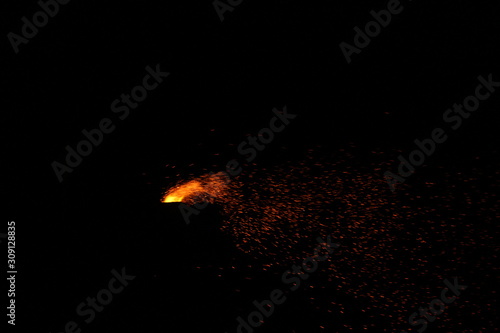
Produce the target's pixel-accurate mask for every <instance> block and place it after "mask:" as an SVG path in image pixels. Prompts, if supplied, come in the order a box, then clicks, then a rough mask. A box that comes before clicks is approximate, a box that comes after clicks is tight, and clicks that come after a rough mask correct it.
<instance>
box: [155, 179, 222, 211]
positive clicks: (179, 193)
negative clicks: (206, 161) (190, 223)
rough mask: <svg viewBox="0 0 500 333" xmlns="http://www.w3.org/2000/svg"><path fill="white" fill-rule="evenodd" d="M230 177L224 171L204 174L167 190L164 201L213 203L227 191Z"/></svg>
mask: <svg viewBox="0 0 500 333" xmlns="http://www.w3.org/2000/svg"><path fill="white" fill-rule="evenodd" d="M228 183H229V179H228V178H225V177H224V173H222V172H219V173H216V174H212V175H210V174H208V175H203V176H201V177H199V178H197V179H193V180H190V181H187V182H181V183H179V184H178V185H176V186H174V187H172V188H171V189H169V190H168V191H167V193H166V194H165V196H164V197H163V199H162V202H165V203H166V202H184V203H187V204H190V205H191V204H194V203H196V202H210V203H213V202H215V200H217V199H218V198H221V197H223V196H224V195H225V194H226V193H227V188H228Z"/></svg>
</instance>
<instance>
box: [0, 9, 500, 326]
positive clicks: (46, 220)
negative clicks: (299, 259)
mask: <svg viewBox="0 0 500 333" xmlns="http://www.w3.org/2000/svg"><path fill="white" fill-rule="evenodd" d="M402 4H403V6H404V10H403V12H402V13H401V14H399V15H396V16H394V17H393V19H392V21H391V23H390V24H389V26H388V27H386V28H383V29H382V32H381V33H380V34H379V36H377V37H375V38H373V39H372V41H371V43H370V45H369V46H368V47H366V48H365V49H363V50H362V51H361V53H360V54H358V55H356V54H354V55H353V56H352V62H351V63H350V64H347V63H346V61H345V58H344V56H343V55H342V52H341V50H340V48H339V43H341V42H342V41H345V42H347V43H349V44H352V43H353V37H354V31H353V28H354V27H355V26H359V27H363V26H364V24H365V23H366V22H368V21H369V20H371V16H370V11H371V10H377V11H378V10H380V9H383V8H385V7H386V2H385V1H370V2H368V1H350V2H346V1H343V2H334V3H332V2H328V4H327V3H326V2H323V3H316V2H315V3H307V2H303V1H301V2H298V1H297V2H291V1H266V2H255V1H248V0H247V1H243V3H242V4H241V5H239V6H237V7H236V8H235V9H234V11H233V12H226V13H225V14H224V16H225V20H224V21H223V22H221V21H220V20H219V18H218V15H217V13H216V11H215V10H214V8H213V5H212V3H211V2H210V1H189V2H188V1H169V2H160V1H158V2H152V1H149V2H140V1H120V2H105V3H103V2H101V1H77V0H72V1H71V2H70V3H69V4H67V5H62V6H61V8H60V12H59V13H58V14H57V15H56V16H55V17H54V18H51V19H50V20H49V23H48V24H47V26H45V27H43V28H40V31H39V33H38V34H37V35H36V36H35V37H34V38H33V39H32V40H30V41H29V43H28V44H26V45H21V46H20V51H19V53H18V54H15V53H14V51H13V49H12V47H11V46H10V43H9V41H8V39H7V37H5V38H3V39H2V42H1V43H2V59H3V61H2V68H3V70H2V80H3V82H4V84H3V93H4V98H3V99H2V102H3V103H2V105H3V108H2V109H3V112H2V118H3V120H2V124H3V128H2V134H3V136H4V140H3V142H4V143H3V147H4V148H3V152H4V158H3V163H2V164H3V170H4V171H3V176H4V177H3V178H4V182H5V183H4V184H5V185H4V186H2V188H3V189H4V190H5V192H4V202H5V205H6V206H5V208H6V209H4V221H5V223H6V221H7V220H14V221H16V224H17V243H16V245H17V247H18V254H17V262H18V271H19V274H18V285H17V286H18V288H19V291H18V296H17V300H18V309H17V311H18V314H17V323H18V325H16V329H17V331H19V332H22V331H27V329H28V328H36V329H37V330H38V331H41V332H60V331H63V327H64V324H65V323H66V322H67V321H70V320H75V321H79V322H80V321H81V320H80V318H78V317H77V316H76V314H75V308H76V306H77V305H78V304H79V303H80V302H82V301H84V299H85V298H86V297H87V296H91V295H93V296H95V294H96V293H97V291H99V290H100V289H102V288H104V287H105V286H106V285H107V282H108V281H109V279H110V278H111V274H110V270H111V269H113V268H114V269H117V270H119V269H121V267H127V272H130V274H132V275H135V276H137V278H136V280H135V281H133V282H132V283H131V286H130V287H127V288H126V290H125V291H124V292H123V293H122V294H120V295H118V296H116V300H114V301H113V303H111V305H110V306H109V307H108V308H107V309H106V310H105V311H104V312H103V313H101V314H99V315H98V317H97V319H96V320H95V321H94V322H92V323H91V324H89V325H82V327H81V328H82V332H101V331H102V332H105V331H112V332H118V331H124V332H162V331H172V332H190V331H195V330H198V331H199V330H204V331H209V332H225V331H226V330H227V331H235V323H236V322H235V320H234V318H235V316H234V315H233V314H232V313H231V307H232V306H233V305H232V295H231V293H230V292H229V290H230V287H228V286H226V285H225V284H217V283H216V282H213V283H212V282H210V281H206V280H203V276H202V275H201V276H200V275H198V276H195V277H193V274H191V273H188V271H189V270H188V269H186V268H185V267H188V266H189V262H190V260H191V256H195V255H196V254H197V253H202V252H204V251H208V252H210V250H209V249H210V247H211V246H213V247H214V248H215V245H214V243H215V240H214V241H210V240H208V239H207V237H204V235H203V234H200V235H196V234H193V232H195V231H193V230H195V228H196V226H194V227H193V230H191V229H189V230H188V229H187V228H186V227H185V226H184V225H183V224H182V222H181V221H180V217H179V216H178V212H177V210H176V209H175V208H172V207H171V206H168V207H165V205H161V204H160V203H159V201H160V198H161V195H162V193H163V192H162V191H163V190H164V189H165V188H166V187H168V185H169V184H170V185H171V183H170V180H171V179H173V180H177V179H178V178H176V175H177V172H178V170H179V169H181V171H180V172H181V175H182V174H187V173H190V172H194V173H196V172H199V171H200V170H202V169H207V170H212V171H218V170H220V169H222V168H223V166H224V165H225V162H226V161H228V160H229V159H230V158H232V157H234V156H235V155H236V154H237V153H236V148H235V145H237V144H238V143H239V142H241V141H242V140H244V139H245V138H246V136H247V135H248V134H255V133H256V132H257V131H258V130H259V129H261V128H262V127H265V126H267V125H268V122H269V120H270V118H271V117H272V111H271V110H272V109H273V108H278V109H282V107H283V106H285V105H286V106H287V109H288V111H289V112H290V113H293V114H297V115H298V117H297V118H296V120H294V121H293V123H292V124H291V125H290V126H289V127H287V129H286V130H285V131H283V132H282V133H280V134H279V135H278V136H277V137H276V139H275V140H274V141H273V143H272V144H271V145H270V147H269V148H266V151H265V152H264V153H263V154H262V155H260V156H259V157H258V162H259V163H262V164H273V163H275V159H276V156H275V155H276V152H277V151H279V148H280V147H284V146H286V147H288V149H289V150H295V151H297V152H298V153H297V154H298V155H300V152H302V151H305V150H307V148H308V147H311V146H315V145H322V146H323V147H327V149H329V150H330V151H332V152H334V151H336V150H338V149H341V148H343V147H345V146H346V145H348V144H349V143H351V142H354V143H355V144H356V145H357V146H358V147H361V148H362V149H365V150H368V151H369V150H371V149H375V148H381V149H386V150H387V151H390V150H392V149H400V150H402V151H411V150H412V149H414V146H413V140H414V139H415V138H424V137H429V133H430V132H431V131H432V129H434V128H435V127H440V126H442V125H443V121H442V114H443V112H444V111H445V110H446V109H447V108H449V107H451V106H452V104H453V103H461V102H462V101H463V98H464V97H466V96H468V95H470V94H472V93H473V92H474V89H475V87H476V85H477V77H478V76H479V75H483V76H485V77H486V76H487V75H488V74H490V73H493V78H494V79H496V80H497V81H498V80H500V68H499V66H498V59H499V57H498V56H499V54H498V53H499V52H498V51H497V49H498V33H499V32H500V31H499V20H498V15H499V9H500V7H499V5H498V4H497V3H494V2H493V3H488V4H485V5H479V4H477V3H474V2H473V1H441V2H439V4H437V3H435V2H429V1H416V0H414V1H412V2H408V1H405V2H402ZM38 10H39V6H38V5H37V3H36V2H35V1H24V2H14V1H6V2H4V3H2V8H1V10H0V12H1V13H2V14H1V15H2V19H1V20H0V21H1V22H2V23H1V24H2V31H3V35H4V36H6V35H7V33H9V32H11V31H12V32H14V33H18V34H19V33H20V30H21V25H22V22H21V17H23V16H27V17H28V18H31V17H32V15H33V13H35V12H36V11H38ZM156 64H160V68H161V69H162V71H165V72H170V76H169V77H168V78H166V79H165V80H164V82H163V83H161V84H160V85H159V86H158V88H156V89H155V90H154V91H152V92H149V95H148V97H147V99H146V100H145V101H144V102H142V103H140V105H139V107H137V108H136V109H135V110H132V111H131V113H130V116H129V117H128V118H126V119H125V120H123V121H121V120H118V118H117V117H116V115H115V114H113V113H112V112H111V110H110V104H111V102H112V101H113V100H115V99H116V98H119V96H120V94H122V93H130V91H131V89H132V88H133V87H135V86H136V85H138V84H140V83H141V82H142V78H143V76H144V75H145V74H146V71H145V67H146V66H148V65H149V66H151V67H153V68H154V67H155V66H156ZM499 102H500V96H499V95H498V92H497V93H495V94H492V96H491V98H489V99H488V100H487V101H485V102H483V103H482V104H481V106H480V109H479V110H478V111H477V112H475V113H474V114H473V115H472V116H471V117H470V118H469V119H467V120H465V121H464V123H463V125H462V126H461V127H460V129H459V130H457V131H456V132H454V133H452V134H451V135H450V138H449V139H448V141H447V142H446V143H445V144H443V145H441V146H440V147H438V149H437V151H436V153H435V155H434V156H433V157H432V158H431V159H429V161H427V163H426V164H430V165H434V166H437V165H439V166H444V167H447V166H455V167H456V166H463V167H464V168H467V166H469V165H474V166H480V167H481V166H483V165H484V166H485V172H491V170H494V169H495V168H496V165H497V159H496V155H495V154H494V152H495V151H496V149H497V146H498V138H499V136H498V121H499V120H500V117H499V115H498V107H499ZM107 117H109V118H111V119H112V120H113V123H114V124H115V125H116V129H115V131H114V132H113V133H111V134H107V135H105V137H104V140H103V142H102V144H101V145H100V146H99V147H97V148H95V149H94V151H93V152H92V154H91V155H90V156H88V157H85V158H84V159H83V162H82V163H81V165H79V166H78V167H76V168H75V170H74V171H73V172H72V173H71V174H69V175H66V176H65V179H64V181H63V182H62V183H59V182H58V180H57V177H56V176H55V174H54V172H53V170H52V167H51V163H52V162H53V161H54V160H57V161H59V162H63V161H64V158H65V149H64V147H65V146H66V145H70V146H72V147H75V146H76V144H77V143H78V142H79V141H80V140H81V139H83V136H82V134H81V131H82V130H83V129H91V128H95V127H97V125H98V123H99V121H100V120H101V119H102V118H107ZM215 154H217V155H215ZM396 157H397V154H394V156H392V158H393V159H394V160H395V159H396ZM477 157H480V159H479V160H480V162H477ZM361 158H362V157H361ZM190 164H193V165H194V166H193V167H188V166H189V165H190ZM166 165H168V167H166ZM171 166H177V170H176V169H172V168H171ZM394 166H396V164H395V162H394ZM165 177H169V179H170V180H168V179H166V178H165ZM380 177H383V175H382V174H381V175H380ZM410 182H411V180H410ZM205 218H206V219H207V220H211V221H212V220H213V221H216V220H217V218H218V214H217V212H216V211H215V210H214V211H210V212H209V213H207V215H206V217H205ZM167 220H169V221H171V223H166V221H167ZM214 223H216V222H214ZM4 229H6V226H3V227H1V229H0V230H4ZM183 237H187V238H193V239H195V240H196V239H197V240H198V241H201V240H204V241H205V242H206V243H205V246H206V247H205V248H204V249H198V250H196V249H195V250H193V249H188V247H187V246H186V243H185V241H184V240H185V238H183ZM193 242H194V241H193ZM227 242H228V244H229V243H230V241H228V240H227ZM228 246H230V245H228ZM197 251H198V252H197ZM214 251H215V250H214ZM217 251H219V250H217ZM217 251H216V253H219V252H217ZM221 253H226V252H225V251H221V252H220V253H219V254H221ZM214 258H219V257H218V256H217V255H213V256H212V257H211V256H207V258H206V260H207V261H209V260H218V259H214ZM220 260H224V259H220ZM271 289H272V285H268V284H266V283H264V282H262V286H259V285H250V286H248V290H271ZM264 294H266V292H264ZM299 304H300V303H299ZM212 305H213V306H212ZM171 306H172V307H171ZM293 306H299V305H297V304H296V305H291V306H290V307H293ZM287 309H288V310H284V311H285V312H286V311H288V312H287V313H285V314H284V313H282V314H279V315H277V317H275V318H273V323H272V325H273V326H272V327H273V330H274V331H276V332H313V331H314V329H316V326H308V325H310V321H309V319H308V312H307V310H304V311H303V312H299V311H298V310H297V312H295V311H296V310H293V309H291V308H287ZM245 313H246V312H245ZM295 313H296V316H297V317H298V318H300V319H296V320H294V321H292V322H290V321H289V319H288V318H289V316H288V315H290V314H291V315H292V316H293V315H294V314H295ZM464 320H467V319H464ZM313 327H314V328H313ZM267 329H268V328H266V327H265V325H263V327H262V328H259V329H257V331H258V330H261V331H266V330H267ZM431 329H432V328H429V331H430V330H431ZM469 329H473V327H469ZM491 331H493V328H492V330H491Z"/></svg>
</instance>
